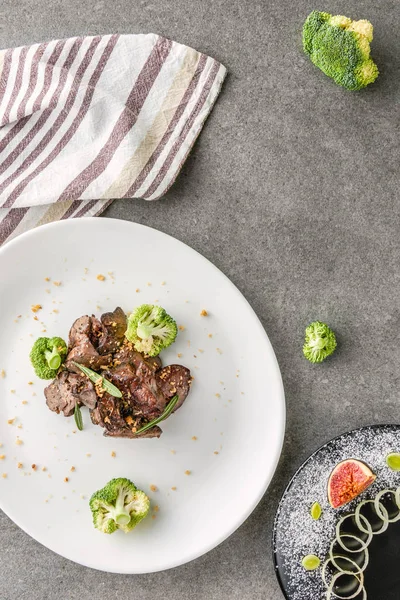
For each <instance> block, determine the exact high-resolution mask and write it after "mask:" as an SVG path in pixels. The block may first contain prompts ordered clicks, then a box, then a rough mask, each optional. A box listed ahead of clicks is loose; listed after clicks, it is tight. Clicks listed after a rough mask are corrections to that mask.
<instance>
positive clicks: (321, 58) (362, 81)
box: [303, 10, 379, 90]
mask: <svg viewBox="0 0 400 600" xmlns="http://www.w3.org/2000/svg"><path fill="white" fill-rule="evenodd" d="M372 38H373V27H372V25H371V23H370V22H369V21H366V20H365V19H363V20H361V21H352V20H351V19H348V18H347V17H343V16H340V15H337V16H332V15H330V14H329V13H326V12H319V11H317V10H314V11H313V12H312V13H311V14H309V15H308V17H307V19H306V21H305V23H304V25H303V48H304V52H305V53H306V54H308V55H309V57H310V59H311V61H312V62H313V63H314V65H316V66H317V67H318V68H319V69H321V71H323V72H324V73H325V75H328V77H331V78H332V79H333V80H334V81H335V82H336V83H337V84H338V85H341V86H343V87H345V88H346V89H348V90H360V89H362V88H364V87H366V86H367V85H368V84H370V83H373V82H374V81H375V79H376V78H377V77H378V74H379V72H378V67H377V66H376V64H375V63H374V61H373V60H372V59H371V58H370V42H372Z"/></svg>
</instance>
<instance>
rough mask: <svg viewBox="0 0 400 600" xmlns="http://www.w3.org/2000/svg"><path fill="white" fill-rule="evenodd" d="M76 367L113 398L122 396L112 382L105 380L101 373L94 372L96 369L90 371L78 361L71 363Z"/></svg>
mask: <svg viewBox="0 0 400 600" xmlns="http://www.w3.org/2000/svg"><path fill="white" fill-rule="evenodd" d="M73 364H74V365H75V366H76V367H78V369H80V370H81V371H82V373H84V374H85V375H86V376H87V377H89V379H90V381H92V382H93V383H94V384H95V385H99V386H100V387H101V388H102V389H103V390H104V391H105V392H107V393H108V394H110V396H114V398H122V392H121V390H119V389H118V388H117V387H116V386H115V385H114V384H113V383H111V382H110V381H107V379H105V378H104V377H103V376H102V375H99V373H96V371H92V369H89V368H88V367H84V366H83V365H80V364H79V363H77V362H75V361H74V363H73Z"/></svg>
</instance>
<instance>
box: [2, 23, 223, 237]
mask: <svg viewBox="0 0 400 600" xmlns="http://www.w3.org/2000/svg"><path fill="white" fill-rule="evenodd" d="M225 74H226V69H225V67H224V66H223V65H221V64H220V63H219V62H217V61H216V60H214V59H213V58H210V57H208V56H206V55H204V54H201V53H200V52H196V50H193V49H192V48H188V47H187V46H183V45H181V44H177V43H176V42H172V41H170V40H168V39H166V38H163V37H160V36H158V35H154V34H148V35H105V36H96V37H79V38H71V39H67V40H58V41H57V40H55V41H52V42H48V43H43V44H35V45H32V46H23V47H21V48H15V49H10V50H4V51H0V244H2V243H3V242H5V241H6V240H9V239H11V238H12V237H14V236H15V235H18V234H20V233H22V232H23V231H26V230H27V229H30V228H32V227H36V226H37V225H41V224H43V223H48V222H50V221H55V220H59V219H66V218H69V217H80V216H90V215H98V214H100V213H101V212H102V211H103V210H104V209H105V208H106V207H107V206H108V205H109V204H110V203H111V202H112V199H115V198H146V199H147V200H156V199H158V198H160V197H161V196H162V195H163V194H164V193H165V192H166V190H167V189H168V188H169V187H170V186H171V185H172V183H173V182H174V180H175V178H176V176H177V174H178V172H179V170H180V168H181V167H182V164H183V162H184V160H185V158H186V157H187V155H188V153H189V151H190V149H191V147H192V145H193V143H194V142H195V140H196V137H197V135H198V134H199V132H200V130H201V128H202V126H203V123H204V121H205V119H206V118H207V116H208V114H209V113H210V111H211V109H212V107H213V104H214V102H215V100H216V98H217V96H218V94H219V91H220V88H221V85H222V82H223V80H224V77H225Z"/></svg>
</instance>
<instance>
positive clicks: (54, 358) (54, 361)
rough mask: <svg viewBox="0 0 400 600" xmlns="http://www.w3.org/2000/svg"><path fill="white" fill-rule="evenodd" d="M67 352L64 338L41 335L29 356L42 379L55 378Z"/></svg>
mask: <svg viewBox="0 0 400 600" xmlns="http://www.w3.org/2000/svg"><path fill="white" fill-rule="evenodd" d="M67 353H68V349H67V345H66V343H65V342H64V340H63V339H62V338H60V337H53V338H46V337H41V338H38V339H37V340H36V342H35V343H34V344H33V347H32V350H31V353H30V355H29V358H30V359H31V363H32V366H33V368H34V369H35V373H36V375H37V376H38V377H40V379H54V377H55V376H56V375H57V371H58V369H59V368H60V366H61V364H62V363H63V362H64V360H65V357H66V356H67Z"/></svg>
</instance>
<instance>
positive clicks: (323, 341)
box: [303, 321, 336, 363]
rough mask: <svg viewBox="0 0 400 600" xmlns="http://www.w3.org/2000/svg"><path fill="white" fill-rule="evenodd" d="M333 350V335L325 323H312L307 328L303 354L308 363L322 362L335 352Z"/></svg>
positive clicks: (334, 339)
mask: <svg viewBox="0 0 400 600" xmlns="http://www.w3.org/2000/svg"><path fill="white" fill-rule="evenodd" d="M335 348H336V337H335V334H334V332H333V331H332V329H330V327H328V325H326V323H321V321H314V323H311V324H310V325H309V326H308V327H307V329H306V336H305V343H304V346H303V354H304V356H305V357H306V358H307V359H308V360H309V361H310V362H312V363H320V362H322V361H323V360H325V358H327V357H328V356H330V355H331V354H332V353H333V352H334V351H335Z"/></svg>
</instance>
